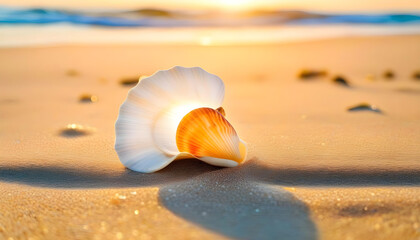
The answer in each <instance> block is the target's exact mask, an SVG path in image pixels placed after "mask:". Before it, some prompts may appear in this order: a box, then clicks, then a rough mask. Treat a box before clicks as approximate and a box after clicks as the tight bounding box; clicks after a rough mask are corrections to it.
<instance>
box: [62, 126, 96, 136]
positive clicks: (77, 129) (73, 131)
mask: <svg viewBox="0 0 420 240" xmlns="http://www.w3.org/2000/svg"><path fill="white" fill-rule="evenodd" d="M88 134H89V130H88V128H86V127H84V126H82V125H79V124H75V123H71V124H67V126H66V127H65V128H64V129H62V130H60V135H61V136H62V137H81V136H85V135H88Z"/></svg>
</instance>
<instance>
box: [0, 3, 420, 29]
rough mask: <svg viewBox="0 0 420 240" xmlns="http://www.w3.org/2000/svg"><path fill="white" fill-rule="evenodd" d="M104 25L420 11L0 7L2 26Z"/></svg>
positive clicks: (332, 18) (325, 18) (405, 20)
mask: <svg viewBox="0 0 420 240" xmlns="http://www.w3.org/2000/svg"><path fill="white" fill-rule="evenodd" d="M56 23H69V24H75V25H94V26H103V27H218V26H220V27H243V26H270V25H288V24H292V25H311V24H317V25H323V24H324V25H325V24H380V25H390V24H394V25H396V24H420V14H413V13H390V14H326V13H322V14H321V13H313V12H305V11H249V12H242V13H230V14H228V13H223V12H194V11H168V10H162V9H139V10H132V11H103V12H95V11H69V10H57V9H44V8H30V9H22V8H20V9H18V8H9V7H0V25H13V24H21V25H22V24H31V25H42V24H56Z"/></svg>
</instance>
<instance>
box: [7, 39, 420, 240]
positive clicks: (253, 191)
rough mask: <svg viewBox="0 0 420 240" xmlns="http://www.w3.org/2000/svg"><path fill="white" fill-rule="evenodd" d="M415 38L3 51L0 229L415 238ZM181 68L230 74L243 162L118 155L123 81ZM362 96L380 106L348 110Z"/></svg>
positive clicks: (418, 214)
mask: <svg viewBox="0 0 420 240" xmlns="http://www.w3.org/2000/svg"><path fill="white" fill-rule="evenodd" d="M419 43H420V35H411V36H376V37H375V36H371V37H352V38H339V39H328V40H316V41H308V42H298V43H282V44H267V45H241V46H196V45H191V46H188V45H186V46H171V45H153V44H145V45H136V44H132V45H117V44H114V45H107V44H103V45H98V46H93V45H68V46H51V47H22V48H3V49H0V195H1V196H2V197H1V198H0V239H346V240H350V239H420V145H419V143H420V107H419V106H420V81H419V80H415V79H413V77H412V74H413V72H415V71H420V44H419ZM176 65H179V66H185V67H192V66H200V67H202V68H203V69H205V70H206V71H208V72H210V73H213V74H216V75H218V76H219V77H221V78H222V79H223V81H224V82H225V86H226V97H225V101H224V105H223V107H224V109H225V110H226V114H227V119H228V120H229V121H230V122H231V123H232V125H234V126H235V129H236V130H237V131H238V133H239V134H240V136H241V138H242V139H244V140H245V141H246V142H247V143H248V145H249V152H248V160H247V162H246V163H245V164H244V165H241V166H239V167H236V168H218V167H213V166H210V165H207V164H205V163H202V162H200V161H197V160H182V161H177V162H174V163H172V164H171V165H169V166H168V167H167V168H165V169H163V170H161V171H159V172H157V173H153V174H141V173H136V172H133V171H130V170H128V169H125V168H124V166H123V165H122V164H121V163H120V161H119V159H118V156H117V154H116V152H115V150H114V140H115V133H114V131H115V130H114V123H115V120H116V119H117V115H118V109H119V106H120V105H121V104H122V102H123V101H124V99H125V97H126V95H127V92H128V90H129V89H130V87H131V86H123V85H121V84H120V80H121V79H123V78H133V77H134V78H137V77H140V76H142V75H145V76H147V75H151V74H153V73H154V72H155V71H157V70H161V69H168V68H170V67H172V66H176ZM302 69H319V70H325V71H327V72H328V74H327V76H324V77H319V78H315V79H310V80H302V79H299V78H298V73H299V72H300V71H301V70H302ZM385 71H392V72H393V73H394V75H395V76H394V77H393V78H389V79H386V78H384V76H383V74H384V72H385ZM337 75H340V76H343V77H344V78H345V79H346V80H348V82H349V84H350V87H345V86H342V85H340V84H337V83H334V82H333V81H331V79H332V78H333V77H334V76H337ZM82 94H93V95H95V96H97V102H92V103H81V102H80V101H79V97H80V96H81V95H82ZM360 103H369V104H372V105H375V106H377V107H378V108H379V109H380V110H381V113H377V112H371V111H356V112H349V111H348V110H347V109H348V108H349V107H351V106H354V105H357V104H360ZM68 124H80V125H81V126H83V127H84V134H83V135H80V136H69V135H68V134H65V133H63V132H62V130H63V129H65V128H66V126H67V125H68Z"/></svg>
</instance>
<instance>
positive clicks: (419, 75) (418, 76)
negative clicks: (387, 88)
mask: <svg viewBox="0 0 420 240" xmlns="http://www.w3.org/2000/svg"><path fill="white" fill-rule="evenodd" d="M413 78H414V80H417V81H420V71H417V72H414V73H413Z"/></svg>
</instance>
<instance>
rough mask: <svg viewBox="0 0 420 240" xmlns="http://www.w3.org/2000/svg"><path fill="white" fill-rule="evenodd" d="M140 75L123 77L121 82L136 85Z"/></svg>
mask: <svg viewBox="0 0 420 240" xmlns="http://www.w3.org/2000/svg"><path fill="white" fill-rule="evenodd" d="M139 79H140V78H139V77H127V78H122V79H121V80H120V84H121V85H123V86H127V87H130V86H135V85H136V84H137V83H138V82H139Z"/></svg>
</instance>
